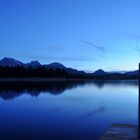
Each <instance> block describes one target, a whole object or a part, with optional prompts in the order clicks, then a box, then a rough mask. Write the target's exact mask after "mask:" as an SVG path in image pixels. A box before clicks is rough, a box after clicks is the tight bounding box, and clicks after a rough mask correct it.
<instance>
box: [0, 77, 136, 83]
mask: <svg viewBox="0 0 140 140" xmlns="http://www.w3.org/2000/svg"><path fill="white" fill-rule="evenodd" d="M59 81H62V82H64V81H93V82H95V81H138V79H66V78H37V77H33V78H0V82H59Z"/></svg>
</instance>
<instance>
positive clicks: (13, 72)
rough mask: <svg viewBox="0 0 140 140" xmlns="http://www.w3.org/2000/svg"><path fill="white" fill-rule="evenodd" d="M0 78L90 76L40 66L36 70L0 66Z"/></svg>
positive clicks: (88, 75)
mask: <svg viewBox="0 0 140 140" xmlns="http://www.w3.org/2000/svg"><path fill="white" fill-rule="evenodd" d="M0 77H1V78H5V77H7V78H15V77H18V78H32V77H39V78H80V79H81V78H84V79H85V78H91V75H90V74H81V73H80V72H79V73H76V74H75V73H71V72H69V71H67V70H66V69H59V68H58V69H52V68H46V67H44V66H40V67H37V68H33V67H27V68H26V67H22V66H17V67H8V66H7V67H1V66H0Z"/></svg>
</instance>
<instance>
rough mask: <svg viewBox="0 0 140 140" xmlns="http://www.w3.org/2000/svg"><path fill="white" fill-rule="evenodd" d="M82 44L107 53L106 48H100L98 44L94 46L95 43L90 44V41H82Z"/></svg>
mask: <svg viewBox="0 0 140 140" xmlns="http://www.w3.org/2000/svg"><path fill="white" fill-rule="evenodd" d="M81 42H82V43H84V44H86V45H88V46H91V47H93V48H96V49H97V50H99V51H102V52H105V51H106V49H105V47H103V46H100V45H98V44H94V43H92V42H89V41H87V40H81Z"/></svg>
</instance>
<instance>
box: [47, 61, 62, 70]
mask: <svg viewBox="0 0 140 140" xmlns="http://www.w3.org/2000/svg"><path fill="white" fill-rule="evenodd" d="M47 67H49V68H59V69H64V68H65V66H64V65H63V64H61V63H58V62H54V63H51V64H48V65H47Z"/></svg>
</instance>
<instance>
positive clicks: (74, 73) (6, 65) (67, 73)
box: [0, 57, 139, 79]
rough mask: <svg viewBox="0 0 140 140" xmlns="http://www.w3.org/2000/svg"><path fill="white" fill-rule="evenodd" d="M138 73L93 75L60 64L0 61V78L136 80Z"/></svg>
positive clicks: (101, 73)
mask: <svg viewBox="0 0 140 140" xmlns="http://www.w3.org/2000/svg"><path fill="white" fill-rule="evenodd" d="M138 74H139V71H138V70H136V71H131V72H125V73H119V72H105V71H104V70H102V69H99V70H97V71H95V72H94V73H86V72H84V71H78V70H76V69H73V68H68V67H66V66H64V65H63V64H61V63H58V62H55V63H51V64H44V65H42V64H40V63H39V62H38V61H31V62H30V63H22V62H20V61H18V60H16V59H14V58H8V57H5V58H3V59H2V60H0V77H1V78H2V77H8V78H13V77H20V78H30V77H39V78H66V79H73V78H74V79H75V78H76V79H138Z"/></svg>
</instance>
